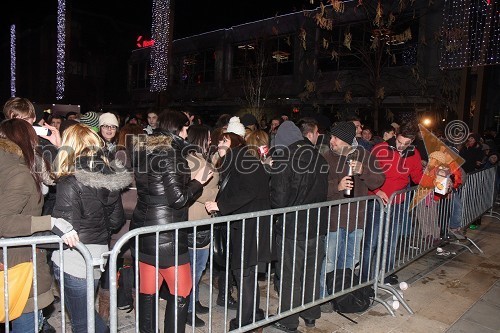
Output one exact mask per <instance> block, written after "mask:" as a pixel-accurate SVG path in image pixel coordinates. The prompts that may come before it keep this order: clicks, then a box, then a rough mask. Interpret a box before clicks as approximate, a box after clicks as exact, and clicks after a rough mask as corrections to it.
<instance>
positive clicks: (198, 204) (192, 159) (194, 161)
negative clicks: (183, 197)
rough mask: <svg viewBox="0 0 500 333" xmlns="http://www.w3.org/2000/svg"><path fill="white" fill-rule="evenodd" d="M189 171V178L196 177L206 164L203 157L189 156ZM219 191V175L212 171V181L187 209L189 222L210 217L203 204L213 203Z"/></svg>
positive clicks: (197, 154)
mask: <svg viewBox="0 0 500 333" xmlns="http://www.w3.org/2000/svg"><path fill="white" fill-rule="evenodd" d="M186 159H187V161H188V165H189V169H190V170H191V178H193V177H194V175H196V173H197V172H198V170H200V169H201V168H202V167H204V166H205V165H206V164H207V161H206V160H205V158H203V155H201V154H199V153H195V154H194V155H193V154H190V155H189V156H188V157H187V158H186ZM218 191H219V173H218V172H217V171H214V175H213V177H212V179H210V180H209V181H208V182H207V183H206V184H205V186H204V187H203V193H202V194H201V196H200V197H199V198H198V199H196V201H195V202H194V203H193V204H192V205H191V207H189V215H188V216H189V221H194V220H201V219H206V218H209V217H210V214H209V213H208V212H207V210H206V209H205V202H207V201H215V197H216V196H217V192H218Z"/></svg>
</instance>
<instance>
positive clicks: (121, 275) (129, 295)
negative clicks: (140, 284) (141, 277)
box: [116, 266, 134, 313]
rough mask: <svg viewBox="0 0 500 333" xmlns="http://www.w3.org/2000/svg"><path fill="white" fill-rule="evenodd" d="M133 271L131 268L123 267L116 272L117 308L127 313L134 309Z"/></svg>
mask: <svg viewBox="0 0 500 333" xmlns="http://www.w3.org/2000/svg"><path fill="white" fill-rule="evenodd" d="M133 289H134V269H133V268H132V266H123V267H122V268H120V270H119V271H118V290H117V297H116V300H117V302H116V303H117V306H118V309H120V310H128V311H127V313H129V312H131V311H132V310H133V309H134V298H133V293H134V291H133Z"/></svg>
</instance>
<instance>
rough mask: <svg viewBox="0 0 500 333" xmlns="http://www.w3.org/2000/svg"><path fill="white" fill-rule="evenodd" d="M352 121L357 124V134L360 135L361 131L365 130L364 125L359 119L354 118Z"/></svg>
mask: <svg viewBox="0 0 500 333" xmlns="http://www.w3.org/2000/svg"><path fill="white" fill-rule="evenodd" d="M352 122H353V124H354V126H356V136H357V137H360V136H361V132H363V125H361V122H359V121H357V120H353V121H352Z"/></svg>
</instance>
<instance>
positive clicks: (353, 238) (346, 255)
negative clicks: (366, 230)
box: [325, 228, 363, 273]
mask: <svg viewBox="0 0 500 333" xmlns="http://www.w3.org/2000/svg"><path fill="white" fill-rule="evenodd" d="M362 238H363V230H362V229H356V230H354V231H351V232H349V233H347V230H345V229H342V228H340V229H339V230H338V231H336V232H329V233H328V248H327V249H326V254H327V260H326V272H327V273H330V272H333V271H334V270H335V268H338V269H345V268H350V269H354V266H355V265H356V263H357V262H358V261H359V254H360V250H361V239H362ZM325 246H326V244H325ZM335 262H336V263H335Z"/></svg>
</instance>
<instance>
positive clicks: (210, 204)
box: [205, 201, 219, 213]
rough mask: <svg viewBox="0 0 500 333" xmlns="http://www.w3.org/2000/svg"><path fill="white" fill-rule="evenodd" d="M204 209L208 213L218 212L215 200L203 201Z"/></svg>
mask: <svg viewBox="0 0 500 333" xmlns="http://www.w3.org/2000/svg"><path fill="white" fill-rule="evenodd" d="M205 209H206V210H207V212H209V213H212V212H218V211H219V206H218V205H217V202H215V201H207V202H205Z"/></svg>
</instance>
